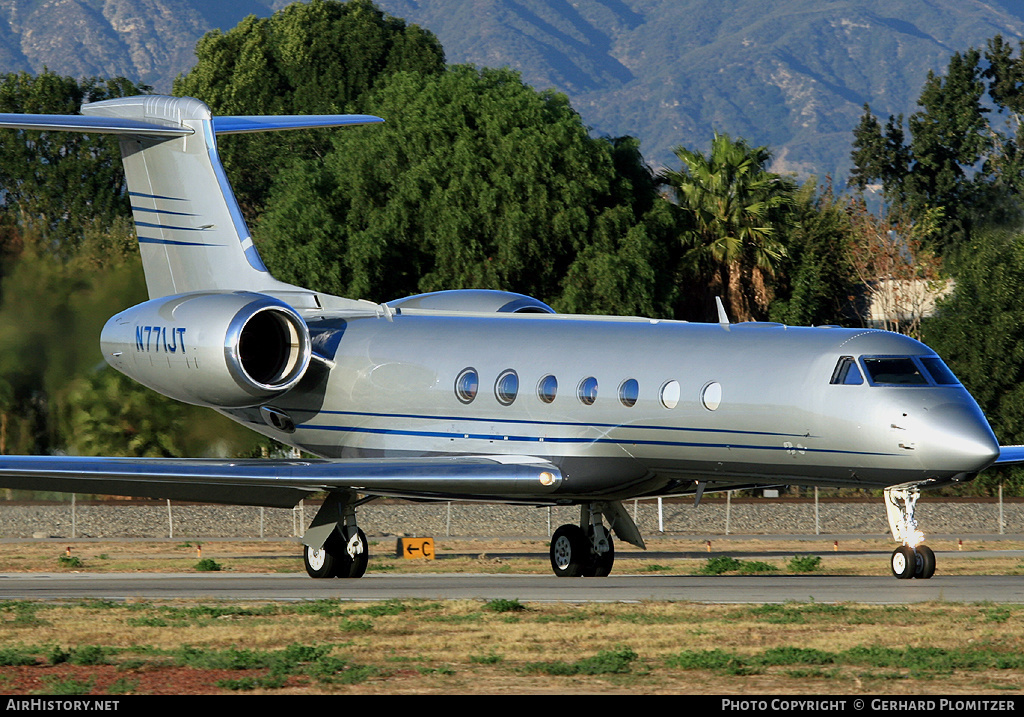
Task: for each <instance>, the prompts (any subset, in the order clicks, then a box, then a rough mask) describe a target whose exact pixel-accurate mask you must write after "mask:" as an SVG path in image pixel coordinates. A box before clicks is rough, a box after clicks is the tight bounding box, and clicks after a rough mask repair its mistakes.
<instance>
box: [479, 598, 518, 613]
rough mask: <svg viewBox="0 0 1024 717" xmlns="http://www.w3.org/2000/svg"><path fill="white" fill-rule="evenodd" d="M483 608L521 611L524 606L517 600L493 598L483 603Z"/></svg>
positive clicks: (493, 610) (495, 610)
mask: <svg viewBox="0 0 1024 717" xmlns="http://www.w3.org/2000/svg"><path fill="white" fill-rule="evenodd" d="M484 609H485V610H489V611H491V612H523V611H524V610H526V606H525V605H523V604H522V603H521V602H519V601H518V600H506V599H505V598H497V599H495V600H489V601H488V602H487V604H486V605H484Z"/></svg>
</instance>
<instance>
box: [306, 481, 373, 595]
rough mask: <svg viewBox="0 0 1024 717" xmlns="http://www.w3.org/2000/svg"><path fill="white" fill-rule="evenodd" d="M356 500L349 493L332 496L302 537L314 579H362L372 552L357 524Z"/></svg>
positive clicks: (307, 562)
mask: <svg viewBox="0 0 1024 717" xmlns="http://www.w3.org/2000/svg"><path fill="white" fill-rule="evenodd" d="M366 500H369V499H364V500H357V499H356V496H355V495H354V494H352V493H348V492H337V493H331V494H330V495H328V496H327V500H325V501H324V504H323V505H322V506H321V507H320V510H319V511H318V512H317V514H316V516H315V517H314V518H313V522H312V524H310V526H309V529H308V530H307V531H306V534H305V535H303V536H302V542H303V551H302V559H303V563H305V565H306V572H307V573H308V574H309V576H310V577H311V578H361V577H363V574H364V573H365V572H366V564H367V561H368V559H369V557H370V551H369V549H368V545H367V542H366V534H365V533H363V531H362V530H361V529H360V528H359V527H358V526H357V525H356V506H357V505H361V504H362V503H365V502H366Z"/></svg>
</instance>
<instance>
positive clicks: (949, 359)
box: [922, 230, 1024, 494]
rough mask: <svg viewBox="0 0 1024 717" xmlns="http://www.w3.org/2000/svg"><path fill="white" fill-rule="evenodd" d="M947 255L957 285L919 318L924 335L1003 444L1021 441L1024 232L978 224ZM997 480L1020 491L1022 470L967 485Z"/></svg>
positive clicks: (982, 487)
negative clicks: (968, 237) (932, 310)
mask: <svg viewBox="0 0 1024 717" xmlns="http://www.w3.org/2000/svg"><path fill="white" fill-rule="evenodd" d="M950 260H951V262H952V264H953V268H954V272H955V275H956V288H955V289H954V290H953V292H952V294H951V295H950V296H949V297H947V298H946V299H945V300H943V301H940V302H939V310H938V313H937V314H936V316H934V317H933V318H930V319H926V320H925V321H924V323H923V326H922V329H923V331H922V334H923V339H924V341H925V342H926V343H927V344H928V345H929V346H931V347H932V348H934V349H935V350H936V351H937V352H938V354H939V355H940V356H942V357H943V359H944V360H945V361H946V363H948V364H949V367H950V368H951V369H952V370H953V372H954V373H955V374H956V375H957V377H958V378H959V379H960V381H961V382H962V383H963V385H964V386H965V387H966V388H967V390H968V391H970V392H971V395H972V396H974V398H975V399H976V400H977V401H978V404H979V405H980V406H981V409H982V411H984V413H985V415H986V417H987V418H988V420H989V423H990V424H991V425H992V430H993V431H994V432H995V434H996V437H997V438H998V439H999V442H1000V444H1002V445H1010V444H1019V443H1024V291H1021V287H1022V286H1024V235H1022V234H1020V233H1019V232H1009V231H1005V230H992V231H986V232H978V233H977V234H976V236H974V237H973V238H972V239H971V240H970V241H969V242H968V243H966V244H965V245H963V246H962V247H960V248H959V249H958V250H957V252H956V253H955V254H954V255H953V256H951V257H950ZM1000 480H1009V481H1010V484H1011V488H1012V490H1013V491H1014V492H1015V493H1016V494H1020V493H1021V492H1022V491H1024V472H1021V471H1019V470H1017V471H1013V472H1009V471H986V472H985V473H984V474H983V475H982V476H981V477H979V478H978V480H976V481H974V482H973V486H972V487H973V489H975V490H977V491H980V492H989V493H991V492H992V489H993V488H994V486H995V485H996V484H997V483H998V481H1000Z"/></svg>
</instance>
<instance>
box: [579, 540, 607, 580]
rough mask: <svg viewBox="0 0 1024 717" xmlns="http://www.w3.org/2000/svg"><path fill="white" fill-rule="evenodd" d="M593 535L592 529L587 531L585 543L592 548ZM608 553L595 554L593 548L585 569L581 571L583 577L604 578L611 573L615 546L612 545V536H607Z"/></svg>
mask: <svg viewBox="0 0 1024 717" xmlns="http://www.w3.org/2000/svg"><path fill="white" fill-rule="evenodd" d="M593 535H594V529H593V528H591V529H590V530H589V531H588V537H587V543H588V545H589V546H592V545H593V544H594V543H593V540H592V537H593ZM607 538H608V551H607V552H604V553H595V552H594V551H593V548H591V550H590V559H589V560H588V561H587V567H586V568H585V569H584V571H583V576H584V577H587V578H606V577H608V574H609V573H610V572H611V571H612V564H614V563H615V545H614V544H613V543H612V536H611V535H608V536H607Z"/></svg>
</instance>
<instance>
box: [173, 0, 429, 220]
mask: <svg viewBox="0 0 1024 717" xmlns="http://www.w3.org/2000/svg"><path fill="white" fill-rule="evenodd" d="M196 58H197V62H196V65H195V66H194V67H193V68H192V69H191V70H190V71H189V72H188V73H186V74H184V75H182V76H180V77H178V78H177V79H176V80H175V82H174V90H173V91H174V94H176V95H178V96H190V97H197V98H199V99H201V100H203V101H204V102H206V103H207V104H208V105H209V106H210V108H211V109H212V110H213V111H214V112H215V113H216V114H222V115H230V114H236V115H251V114H252V115H257V114H335V113H343V112H367V111H368V107H369V105H368V104H367V102H366V95H367V94H368V93H369V92H370V91H371V90H372V89H373V88H374V87H375V86H376V85H377V83H378V82H380V80H381V79H382V78H384V77H387V76H389V75H391V74H393V73H395V72H422V73H428V74H432V73H435V74H436V73H438V72H441V71H442V70H443V69H444V51H443V49H442V48H441V45H440V43H439V42H438V41H437V39H436V38H435V37H434V36H433V35H432V34H431V33H429V32H427V31H425V30H423V29H421V28H419V27H418V26H416V25H407V24H406V23H405V21H404V20H401V19H398V18H394V17H391V16H390V15H387V14H385V13H384V12H382V11H381V10H380V9H378V8H377V7H376V6H375V5H374V4H373V3H372V2H370V1H369V0H350V1H349V2H336V1H335V0H311V2H304V3H293V4H291V5H288V6H287V7H285V8H284V9H283V10H281V11H280V12H277V13H275V14H274V15H273V16H272V17H269V18H257V17H255V16H252V15H250V16H249V17H247V18H246V19H245V20H243V21H242V22H241V23H239V24H238V26H236V27H234V28H233V29H231V30H229V31H227V32H221V31H220V30H213V31H212V32H209V33H207V34H206V35H205V36H204V37H203V38H202V39H201V40H200V41H199V43H198V45H197V46H196ZM335 132H336V131H335V130H330V131H321V132H313V131H303V132H278V133H271V134H260V135H252V136H241V137H225V138H224V139H223V141H221V142H220V143H219V144H220V154H221V157H222V159H223V161H224V166H225V168H226V170H227V172H228V174H229V176H232V177H239V178H244V179H245V181H244V182H236V186H235V191H236V194H237V195H238V198H239V202H240V203H241V204H242V206H243V208H246V209H248V210H251V211H252V212H253V213H256V212H258V211H260V210H261V209H262V207H263V204H264V202H265V201H266V194H267V191H268V190H269V188H270V185H271V183H272V181H273V179H274V177H275V176H276V175H277V173H278V172H279V171H280V170H281V169H282V168H284V167H285V166H286V165H287V164H288V163H289V162H290V161H291V159H292V158H303V159H307V160H308V159H312V158H314V157H318V156H321V155H323V154H324V153H325V152H326V151H328V149H329V147H330V139H331V137H332V135H333V134H334V133H335Z"/></svg>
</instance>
